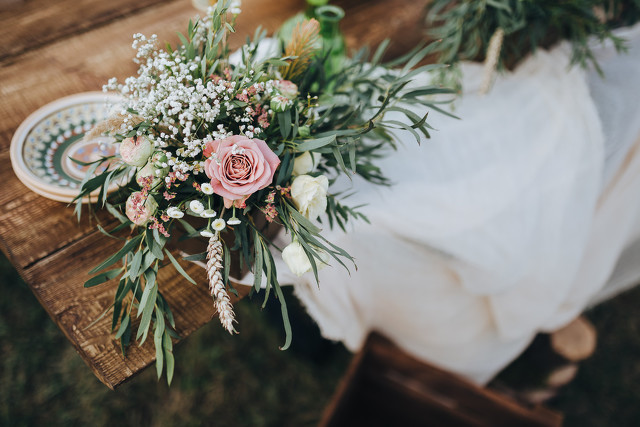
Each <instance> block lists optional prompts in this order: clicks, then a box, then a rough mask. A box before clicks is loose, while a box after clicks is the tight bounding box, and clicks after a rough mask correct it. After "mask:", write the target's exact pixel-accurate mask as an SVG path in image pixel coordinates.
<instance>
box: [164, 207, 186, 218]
mask: <svg viewBox="0 0 640 427" xmlns="http://www.w3.org/2000/svg"><path fill="white" fill-rule="evenodd" d="M167 215H169V216H170V217H171V218H182V217H183V216H184V212H182V211H181V210H180V208H177V207H175V206H169V207H168V208H167Z"/></svg>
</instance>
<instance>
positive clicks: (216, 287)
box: [207, 233, 236, 334]
mask: <svg viewBox="0 0 640 427" xmlns="http://www.w3.org/2000/svg"><path fill="white" fill-rule="evenodd" d="M222 268H223V264H222V242H220V238H219V235H218V233H216V234H215V235H214V236H213V237H211V238H210V239H209V246H208V247H207V277H208V279H209V290H210V291H211V296H212V297H213V304H214V306H215V308H216V311H217V312H218V316H219V317H220V323H222V326H223V327H224V328H225V329H226V330H227V331H229V333H230V334H232V333H234V332H236V330H235V328H234V327H233V322H235V314H234V312H233V305H232V304H231V300H230V299H229V294H228V293H227V290H226V288H225V286H224V280H223V279H222V273H221V272H222Z"/></svg>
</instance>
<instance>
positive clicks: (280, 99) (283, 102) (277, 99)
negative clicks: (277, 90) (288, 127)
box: [269, 95, 293, 113]
mask: <svg viewBox="0 0 640 427" xmlns="http://www.w3.org/2000/svg"><path fill="white" fill-rule="evenodd" d="M269 105H270V107H271V109H272V110H273V111H275V112H276V113H282V112H284V111H287V110H288V109H289V108H291V106H292V105H293V102H291V100H290V99H289V98H285V97H284V96H282V95H277V96H274V97H273V98H271V104H269Z"/></svg>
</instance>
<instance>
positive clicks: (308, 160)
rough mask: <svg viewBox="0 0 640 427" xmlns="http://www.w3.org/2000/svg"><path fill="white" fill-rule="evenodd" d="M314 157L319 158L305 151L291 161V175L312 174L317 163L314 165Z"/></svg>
mask: <svg viewBox="0 0 640 427" xmlns="http://www.w3.org/2000/svg"><path fill="white" fill-rule="evenodd" d="M316 157H318V158H319V157H320V156H319V155H316V156H314V155H313V154H311V153H310V152H308V151H305V152H304V153H302V154H301V155H299V156H298V157H296V158H295V160H294V161H293V174H294V175H304V174H307V173H309V172H312V171H313V170H314V169H315V168H316V166H317V165H318V163H316Z"/></svg>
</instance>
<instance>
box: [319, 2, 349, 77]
mask: <svg viewBox="0 0 640 427" xmlns="http://www.w3.org/2000/svg"><path fill="white" fill-rule="evenodd" d="M342 18H344V10H343V9H342V8H340V7H338V6H332V5H326V6H320V7H318V8H317V9H316V19H317V20H318V22H320V36H321V37H322V54H323V55H328V57H327V60H326V61H325V64H324V71H325V73H326V74H327V76H332V75H333V74H334V73H335V72H337V71H338V70H340V69H341V67H342V63H343V62H344V60H345V54H346V47H345V42H344V37H343V35H342V32H341V31H340V21H341V20H342Z"/></svg>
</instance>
